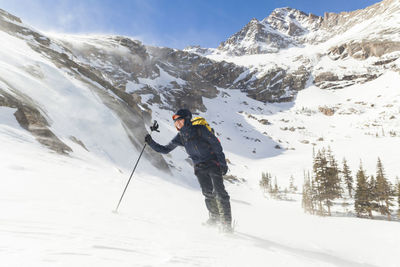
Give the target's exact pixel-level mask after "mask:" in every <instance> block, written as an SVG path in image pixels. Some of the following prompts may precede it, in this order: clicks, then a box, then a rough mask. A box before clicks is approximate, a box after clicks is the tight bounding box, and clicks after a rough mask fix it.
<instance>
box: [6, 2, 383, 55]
mask: <svg viewBox="0 0 400 267" xmlns="http://www.w3.org/2000/svg"><path fill="white" fill-rule="evenodd" d="M377 2H379V1H378V0H331V1H321V0H246V1H244V0H242V1H239V0H97V1H96V0H0V8H1V9H4V10H6V11H8V12H10V13H12V14H14V15H16V16H18V17H20V18H21V19H22V20H23V21H24V22H26V23H28V24H30V25H32V26H33V27H35V28H37V29H39V30H44V31H56V32H68V33H106V34H121V35H127V36H131V37H134V38H136V39H139V40H141V41H143V42H144V43H145V44H150V45H157V46H167V47H174V48H184V47H186V46H188V45H196V44H198V45H201V46H203V47H217V46H218V45H219V43H220V42H222V41H224V40H226V39H227V38H228V37H229V36H231V35H232V34H234V33H235V32H237V31H239V30H240V29H241V28H242V27H243V26H244V25H246V24H247V23H248V22H249V21H250V20H251V19H252V18H257V19H259V20H261V19H263V18H265V17H267V16H268V15H269V14H270V13H271V11H272V10H274V9H275V8H278V7H287V6H289V7H293V8H296V9H299V10H302V11H304V12H306V13H313V14H316V15H320V16H323V14H324V12H335V13H339V12H341V11H353V10H356V9H361V8H365V7H367V6H370V5H372V4H375V3H377Z"/></svg>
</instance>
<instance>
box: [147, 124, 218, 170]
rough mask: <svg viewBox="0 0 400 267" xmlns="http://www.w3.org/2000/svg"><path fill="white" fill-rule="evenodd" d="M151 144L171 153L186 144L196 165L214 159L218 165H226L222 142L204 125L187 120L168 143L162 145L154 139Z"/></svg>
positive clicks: (186, 148) (163, 151)
mask: <svg viewBox="0 0 400 267" xmlns="http://www.w3.org/2000/svg"><path fill="white" fill-rule="evenodd" d="M149 145H150V147H151V148H152V149H154V150H155V151H157V152H160V153H163V154H167V153H169V152H170V151H172V150H173V149H175V148H176V147H177V146H184V147H185V150H186V152H187V153H188V155H189V157H190V158H191V159H192V161H193V163H194V164H195V165H198V164H199V163H206V162H207V163H208V162H212V161H214V162H215V163H216V165H219V166H226V161H225V154H224V152H222V146H221V143H220V142H219V140H218V139H217V137H215V135H214V134H213V133H211V132H210V131H209V130H208V129H207V128H206V127H205V126H204V125H192V124H191V123H190V122H187V123H185V125H184V126H183V127H182V129H181V130H180V131H179V133H178V134H177V135H176V136H175V137H174V138H173V139H172V140H171V142H169V143H168V145H166V146H162V145H160V144H158V143H157V142H155V141H153V140H152V141H151V142H150V143H149Z"/></svg>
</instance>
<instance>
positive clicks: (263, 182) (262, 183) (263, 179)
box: [260, 172, 271, 193]
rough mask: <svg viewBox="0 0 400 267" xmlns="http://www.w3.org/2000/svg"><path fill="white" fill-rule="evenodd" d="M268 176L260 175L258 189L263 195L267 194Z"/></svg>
mask: <svg viewBox="0 0 400 267" xmlns="http://www.w3.org/2000/svg"><path fill="white" fill-rule="evenodd" d="M270 182H271V180H270V176H269V173H268V172H267V173H264V172H263V173H261V180H260V187H261V188H262V190H263V191H264V193H266V192H268V188H269V184H270Z"/></svg>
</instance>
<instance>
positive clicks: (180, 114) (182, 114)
mask: <svg viewBox="0 0 400 267" xmlns="http://www.w3.org/2000/svg"><path fill="white" fill-rule="evenodd" d="M172 117H173V118H174V117H175V119H176V118H183V119H185V120H191V119H192V112H190V110H188V109H180V110H178V111H177V112H176V113H175V114H174V116H172ZM175 119H174V120H175Z"/></svg>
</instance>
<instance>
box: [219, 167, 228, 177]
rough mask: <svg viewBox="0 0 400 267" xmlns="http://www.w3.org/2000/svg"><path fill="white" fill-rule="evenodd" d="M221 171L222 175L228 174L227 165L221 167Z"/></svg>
mask: <svg viewBox="0 0 400 267" xmlns="http://www.w3.org/2000/svg"><path fill="white" fill-rule="evenodd" d="M220 169H221V174H222V175H225V174H226V173H227V172H228V166H226V165H221V167H220Z"/></svg>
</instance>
